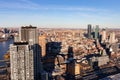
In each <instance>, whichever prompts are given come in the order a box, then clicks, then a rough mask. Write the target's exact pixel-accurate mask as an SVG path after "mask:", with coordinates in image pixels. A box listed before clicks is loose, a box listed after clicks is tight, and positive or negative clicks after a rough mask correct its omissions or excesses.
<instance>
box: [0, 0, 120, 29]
mask: <svg viewBox="0 0 120 80" xmlns="http://www.w3.org/2000/svg"><path fill="white" fill-rule="evenodd" d="M30 24H31V25H34V26H38V27H51V28H53V27H55V28H56V27H62V28H64V27H65V28H73V27H75V28H82V27H86V26H87V24H93V25H100V27H118V28H119V27H120V0H0V26H1V27H20V26H22V25H30Z"/></svg>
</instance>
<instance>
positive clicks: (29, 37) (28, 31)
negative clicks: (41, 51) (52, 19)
mask: <svg viewBox="0 0 120 80" xmlns="http://www.w3.org/2000/svg"><path fill="white" fill-rule="evenodd" d="M21 40H22V41H28V43H29V45H34V44H38V30H37V27H33V26H31V25H30V26H25V27H21Z"/></svg>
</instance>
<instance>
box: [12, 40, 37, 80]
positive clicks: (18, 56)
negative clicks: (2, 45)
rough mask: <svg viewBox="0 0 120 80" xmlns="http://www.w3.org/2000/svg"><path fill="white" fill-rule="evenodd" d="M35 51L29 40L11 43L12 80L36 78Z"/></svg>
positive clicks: (32, 79)
mask: <svg viewBox="0 0 120 80" xmlns="http://www.w3.org/2000/svg"><path fill="white" fill-rule="evenodd" d="M33 58H34V53H33V49H32V48H30V47H29V45H28V42H15V43H14V44H11V45H10V65H11V80H35V79H34V59H33Z"/></svg>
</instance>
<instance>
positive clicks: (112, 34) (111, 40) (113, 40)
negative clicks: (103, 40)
mask: <svg viewBox="0 0 120 80" xmlns="http://www.w3.org/2000/svg"><path fill="white" fill-rule="evenodd" d="M115 42H116V40H115V33H114V32H112V33H110V37H109V43H111V44H112V43H115Z"/></svg>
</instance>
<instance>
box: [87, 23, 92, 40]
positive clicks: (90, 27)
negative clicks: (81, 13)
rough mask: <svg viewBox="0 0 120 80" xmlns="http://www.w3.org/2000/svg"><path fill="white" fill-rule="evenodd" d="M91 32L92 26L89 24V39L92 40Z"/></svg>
mask: <svg viewBox="0 0 120 80" xmlns="http://www.w3.org/2000/svg"><path fill="white" fill-rule="evenodd" d="M91 32H92V26H91V24H88V38H89V39H90V38H91Z"/></svg>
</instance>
